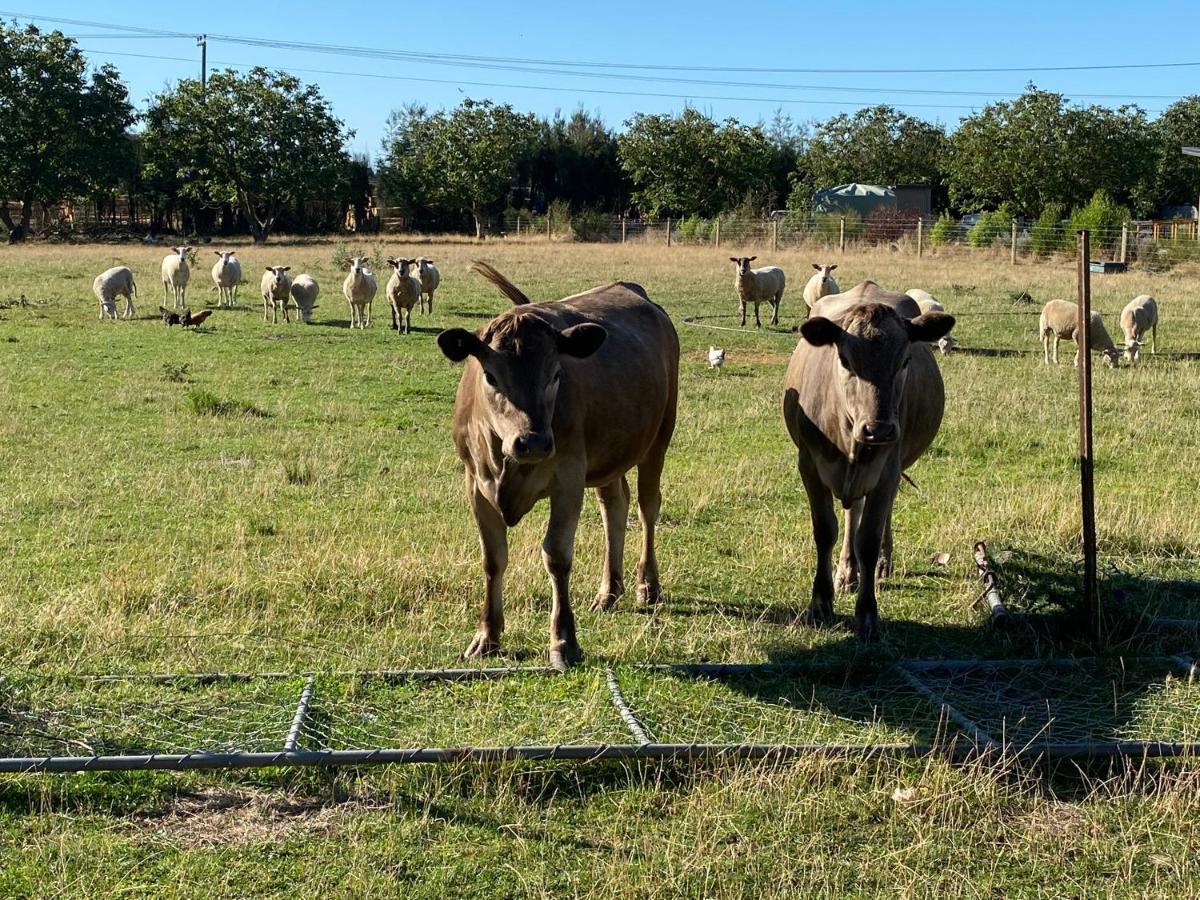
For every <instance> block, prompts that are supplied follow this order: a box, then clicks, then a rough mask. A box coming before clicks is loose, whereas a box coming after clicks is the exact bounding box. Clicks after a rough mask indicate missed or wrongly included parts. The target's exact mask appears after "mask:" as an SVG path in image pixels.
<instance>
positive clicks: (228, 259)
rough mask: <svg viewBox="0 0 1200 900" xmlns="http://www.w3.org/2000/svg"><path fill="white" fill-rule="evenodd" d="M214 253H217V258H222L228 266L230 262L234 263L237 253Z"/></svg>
mask: <svg viewBox="0 0 1200 900" xmlns="http://www.w3.org/2000/svg"><path fill="white" fill-rule="evenodd" d="M213 253H215V254H217V256H219V257H221V262H223V263H227V264H228V263H230V262H233V256H234V253H235V251H233V250H214V251H213Z"/></svg>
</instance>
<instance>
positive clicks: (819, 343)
mask: <svg viewBox="0 0 1200 900" xmlns="http://www.w3.org/2000/svg"><path fill="white" fill-rule="evenodd" d="M800 334H801V335H803V336H804V339H805V340H806V341H808V342H809V343H810V344H812V345H813V346H814V347H825V346H827V345H829V344H836V343H837V339H838V338H840V337H841V336H842V326H841V325H838V324H837V323H836V322H832V321H830V320H829V319H827V318H825V317H824V316H813V317H812V318H811V319H805V320H804V322H803V323H802V324H801V325H800Z"/></svg>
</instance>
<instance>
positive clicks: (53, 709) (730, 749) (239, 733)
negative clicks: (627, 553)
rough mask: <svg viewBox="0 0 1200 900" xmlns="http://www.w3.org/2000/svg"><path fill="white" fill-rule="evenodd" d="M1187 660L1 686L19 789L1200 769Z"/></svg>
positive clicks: (530, 670)
mask: <svg viewBox="0 0 1200 900" xmlns="http://www.w3.org/2000/svg"><path fill="white" fill-rule="evenodd" d="M1197 674H1198V672H1197V667H1196V665H1195V663H1194V662H1193V661H1192V660H1191V659H1190V658H1187V657H1183V656H1177V657H1152V658H1139V659H1125V658H1079V659H1058V660H1055V659H1033V660H1000V661H981V660H958V661H956V660H931V661H930V660H926V661H921V660H915V661H907V662H900V663H897V664H895V665H894V666H891V667H888V668H883V669H880V670H878V671H877V672H874V673H865V674H860V675H846V674H844V673H842V674H837V675H833V674H830V673H828V672H825V673H823V672H820V671H814V670H813V669H811V668H805V667H803V666H795V665H773V664H682V665H646V666H622V667H616V668H614V667H611V666H605V667H600V668H598V667H591V668H583V669H578V670H575V671H572V672H570V673H568V674H566V675H559V674H557V673H553V672H552V671H551V670H549V669H545V668H537V667H516V668H484V669H448V670H404V671H377V672H340V673H339V672H331V673H326V674H308V675H294V674H288V673H262V674H237V673H209V674H201V675H195V674H190V675H188V674H180V675H118V676H55V677H50V676H45V675H40V674H38V673H35V672H26V673H22V674H13V675H10V676H8V677H6V678H5V679H4V680H3V681H2V682H0V772H84V771H117V770H130V769H176V770H183V769H215V768H224V769H234V768H255V767H262V766H343V765H371V764H384V763H450V762H485V761H497V760H522V759H524V760H554V759H557V760H576V761H587V760H602V759H658V760H664V759H681V760H701V759H719V760H722V759H723V760H736V759H788V758H794V757H798V756H804V755H823V756H864V757H869V756H905V757H921V756H943V757H946V758H950V759H954V760H964V759H967V758H976V757H980V756H988V757H995V758H997V759H1013V760H1023V761H1033V760H1038V759H1093V758H1111V757H1117V756H1132V757H1142V758H1144V757H1177V756H1188V757H1191V756H1196V755H1200V684H1198V683H1197V680H1196V676H1197Z"/></svg>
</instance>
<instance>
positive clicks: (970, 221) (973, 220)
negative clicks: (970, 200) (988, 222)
mask: <svg viewBox="0 0 1200 900" xmlns="http://www.w3.org/2000/svg"><path fill="white" fill-rule="evenodd" d="M979 219H980V213H968V214H967V215H965V216H963V217H962V218H961V219H959V220H958V224H959V225H961V226H962V227H963V228H974V227H975V226H976V225H978V224H979Z"/></svg>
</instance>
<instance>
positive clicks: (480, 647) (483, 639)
mask: <svg viewBox="0 0 1200 900" xmlns="http://www.w3.org/2000/svg"><path fill="white" fill-rule="evenodd" d="M499 652H500V639H499V638H495V637H492V635H491V633H490V632H487V631H477V632H475V637H473V638H472V639H471V643H470V644H468V645H467V649H466V650H464V651H463V659H479V658H481V657H484V656H495V655H496V654H497V653H499Z"/></svg>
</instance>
